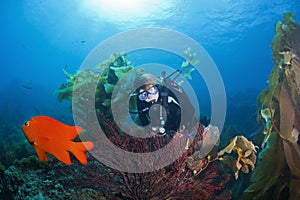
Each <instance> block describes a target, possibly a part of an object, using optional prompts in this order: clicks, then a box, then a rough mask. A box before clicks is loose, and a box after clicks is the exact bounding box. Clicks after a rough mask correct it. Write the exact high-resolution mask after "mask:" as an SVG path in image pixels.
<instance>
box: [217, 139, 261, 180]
mask: <svg viewBox="0 0 300 200" xmlns="http://www.w3.org/2000/svg"><path fill="white" fill-rule="evenodd" d="M256 148H257V147H256V146H255V145H254V144H253V143H252V142H251V141H249V140H248V139H247V138H246V137H244V136H236V137H235V138H234V139H233V140H232V141H231V142H230V144H229V145H228V146H227V147H225V148H224V149H223V150H221V151H220V152H219V153H218V156H219V160H221V161H223V162H225V163H226V164H228V165H229V166H230V167H231V168H232V170H233V172H234V174H235V178H236V179H237V178H238V173H239V171H240V170H242V172H244V173H249V167H248V165H249V166H250V167H251V170H253V169H254V168H255V162H256V155H255V153H256ZM232 151H234V152H236V155H237V156H236V155H230V156H229V157H231V158H229V157H222V156H223V155H224V154H225V153H228V154H231V153H232ZM234 165H235V166H234Z"/></svg>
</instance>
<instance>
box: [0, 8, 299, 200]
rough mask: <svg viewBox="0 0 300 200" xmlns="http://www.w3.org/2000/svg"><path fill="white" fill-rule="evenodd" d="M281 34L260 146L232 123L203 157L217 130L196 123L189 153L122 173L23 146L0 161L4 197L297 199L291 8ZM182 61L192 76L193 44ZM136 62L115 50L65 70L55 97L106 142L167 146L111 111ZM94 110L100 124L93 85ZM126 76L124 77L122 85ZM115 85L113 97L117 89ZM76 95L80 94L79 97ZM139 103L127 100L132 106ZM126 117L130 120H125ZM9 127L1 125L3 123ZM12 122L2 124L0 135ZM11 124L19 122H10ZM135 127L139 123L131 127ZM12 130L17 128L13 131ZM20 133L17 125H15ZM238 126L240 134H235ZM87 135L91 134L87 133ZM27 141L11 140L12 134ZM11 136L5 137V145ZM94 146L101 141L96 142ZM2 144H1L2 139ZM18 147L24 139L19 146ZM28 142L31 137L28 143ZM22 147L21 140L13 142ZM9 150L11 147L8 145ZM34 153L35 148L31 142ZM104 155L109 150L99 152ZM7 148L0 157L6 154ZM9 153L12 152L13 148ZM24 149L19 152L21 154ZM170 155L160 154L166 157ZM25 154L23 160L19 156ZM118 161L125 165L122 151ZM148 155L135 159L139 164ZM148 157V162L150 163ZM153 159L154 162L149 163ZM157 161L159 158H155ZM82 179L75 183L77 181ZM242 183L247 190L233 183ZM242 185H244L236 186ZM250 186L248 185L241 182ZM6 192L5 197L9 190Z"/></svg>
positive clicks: (147, 148) (262, 101)
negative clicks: (125, 126)
mask: <svg viewBox="0 0 300 200" xmlns="http://www.w3.org/2000/svg"><path fill="white" fill-rule="evenodd" d="M275 31H276V35H275V36H274V40H273V42H272V44H271V47H272V49H273V53H272V58H273V60H274V63H275V65H274V67H273V70H272V72H271V75H270V79H269V87H268V88H267V89H265V90H263V91H262V92H261V93H260V95H259V97H258V106H259V110H258V116H257V119H258V121H259V122H260V123H261V124H262V126H263V129H262V130H260V129H259V130H258V131H257V132H256V134H260V135H261V136H260V137H261V138H262V140H258V141H259V142H260V143H259V144H256V145H260V147H259V148H258V147H257V146H256V145H254V144H253V143H252V142H251V141H249V140H248V139H247V138H246V137H244V136H241V135H239V132H240V131H239V129H238V128H236V127H233V126H232V127H229V128H228V129H227V130H226V131H227V135H231V136H232V137H233V138H232V139H231V140H230V141H228V140H226V141H225V142H224V141H219V143H217V144H216V145H215V147H214V148H213V149H212V150H211V151H210V152H209V154H208V155H207V156H205V157H202V156H201V148H202V147H203V145H204V144H203V141H204V140H203V138H205V137H206V136H207V135H212V131H213V127H211V126H207V127H205V128H204V127H203V126H201V124H200V123H198V124H197V125H196V126H195V127H194V128H195V130H196V131H195V132H196V133H197V134H196V136H195V138H194V140H193V141H192V142H191V144H190V145H189V146H188V145H187V146H185V147H184V148H185V150H186V151H184V154H183V155H181V156H180V157H179V158H178V159H177V160H176V161H175V162H173V163H171V164H170V165H168V166H166V167H163V168H161V169H158V170H153V171H150V172H145V173H129V172H123V171H119V170H116V169H112V168H110V167H107V166H105V165H104V164H103V163H101V162H99V161H98V160H97V159H96V158H95V157H93V155H92V154H91V153H90V152H87V153H86V156H87V161H88V162H87V164H86V165H82V164H81V163H80V162H79V161H78V160H77V159H76V158H75V157H74V156H73V155H71V160H72V165H65V164H64V163H62V162H60V161H59V160H57V159H56V158H54V157H52V156H51V155H49V159H48V162H40V160H39V159H38V157H37V156H30V157H28V156H29V155H32V154H33V153H32V154H30V153H28V152H27V151H26V150H25V151H23V152H19V151H18V150H17V149H16V150H13V151H14V152H19V153H18V154H17V155H13V156H11V157H9V156H8V157H2V158H1V161H2V162H4V163H3V165H5V167H4V166H1V168H0V195H1V196H0V197H3V198H8V199H18V198H19V199H130V200H131V199H151V200H157V199H231V198H239V199H291V200H293V199H299V198H300V162H299V160H300V149H299V145H300V141H299V139H300V137H299V135H300V134H299V130H300V104H299V102H300V65H299V56H300V26H299V25H298V24H297V23H296V21H295V18H294V15H293V14H292V13H286V14H284V15H283V19H282V20H281V21H280V22H278V23H277V24H276V26H275ZM184 53H185V55H186V56H187V58H186V60H185V61H184V62H183V63H182V65H181V66H180V67H181V70H182V73H183V77H185V78H187V79H190V78H192V76H191V73H192V71H193V68H192V67H191V65H193V63H197V62H199V61H198V60H196V61H195V60H194V59H195V58H196V55H195V54H193V53H192V50H191V49H190V48H188V49H185V50H184ZM133 69H134V65H133V64H131V62H130V61H128V57H127V55H126V54H124V53H116V54H113V55H112V56H111V57H110V59H109V60H108V61H104V62H103V63H100V64H99V65H97V66H95V67H94V68H91V69H87V68H83V69H80V70H79V71H77V72H76V73H75V74H70V73H68V72H67V71H66V70H64V74H65V75H66V77H67V81H66V83H63V84H62V85H61V86H60V88H59V89H58V90H57V91H56V92H57V94H58V100H59V101H63V100H68V101H69V100H71V99H72V101H75V102H74V103H73V105H74V104H76V109H73V110H72V111H73V112H74V113H73V114H75V115H76V116H77V117H80V120H81V122H82V123H85V124H88V125H89V127H90V128H91V130H94V132H95V133H92V134H96V132H97V130H98V129H97V127H98V125H99V124H100V126H101V128H102V130H103V131H104V133H105V135H106V137H107V138H108V139H109V142H112V143H114V144H115V145H117V146H118V147H119V148H121V149H123V150H126V151H129V152H137V153H144V152H152V151H156V150H158V149H160V148H162V147H164V146H165V145H166V144H167V143H168V142H169V141H170V140H175V142H176V141H177V140H176V138H171V136H166V137H152V138H134V137H132V136H130V135H128V134H126V133H125V132H123V131H122V130H121V129H120V128H119V126H118V125H117V123H116V122H115V121H114V118H113V115H112V108H111V107H112V104H113V105H118V102H120V101H127V100H128V95H127V94H125V93H124V92H123V91H125V90H129V91H130V90H131V87H132V82H133V80H134V79H135V77H136V76H138V75H139V74H142V73H145V70H143V69H138V70H136V71H135V70H133ZM95 83H96V85H97V87H96V88H94V89H95V92H94V93H93V95H94V99H95V102H93V103H94V106H95V109H96V115H97V118H98V122H99V124H93V123H91V122H90V121H89V119H88V117H87V116H88V114H89V113H86V110H85V105H86V102H88V101H89V99H93V98H91V96H89V95H88V94H86V90H89V89H90V88H91V87H92V86H93V85H95ZM119 83H121V84H119ZM113 91H116V94H117V95H116V96H114V95H113V93H114V92H113ZM74 94H75V96H78V97H79V98H74ZM134 105H135V102H129V107H132V108H133V109H134ZM125 123H126V122H125ZM2 129H3V130H4V131H3V130H2ZM8 129H11V127H7V126H5V127H1V132H0V133H1V137H3V135H4V132H6V130H8ZM12 129H14V128H12ZM132 131H133V132H134V131H138V130H132ZM10 132H16V131H15V130H10ZM18 132H20V131H18ZM231 132H235V133H231ZM84 134H87V133H84ZM15 140H16V141H22V142H23V141H25V138H23V139H21V140H20V139H18V140H17V139H10V141H15ZM6 142H7V141H5V142H4V144H5V143H6ZM93 142H95V146H96V145H97V141H96V140H95V141H93ZM3 146H4V145H3ZM17 146H18V147H19V146H20V145H19V144H18V145H17ZM28 146H29V147H30V145H29V144H27V146H26V145H25V147H22V146H21V147H22V148H24V149H27V147H28ZM9 148H17V147H13V145H12V147H8V146H6V147H5V148H4V150H5V149H9ZM6 151H7V150H6ZM32 152H33V148H32ZM97 153H99V154H100V155H101V156H103V157H105V156H108V155H105V153H102V154H101V152H97ZM6 154H7V152H6V153H5V154H3V155H1V156H7V155H6ZM8 155H9V153H8ZM19 155H20V157H18V156H19ZM164 156H166V154H163V155H161V158H162V159H164V158H165V157H164ZM21 158H22V159H21ZM118 158H119V159H116V164H117V165H122V164H123V165H124V163H126V162H124V159H122V155H118ZM145 163H147V160H142V161H141V162H137V163H136V165H137V167H139V166H140V167H141V166H142V165H144V164H145ZM150 164H151V163H150ZM152 164H153V163H152ZM153 165H154V164H153ZM76 183H78V184H76ZM235 184H237V185H239V186H240V185H242V186H241V187H240V188H242V189H243V192H242V193H241V191H237V189H234V185H235ZM237 188H239V187H237ZM244 188H245V189H244ZM4 195H7V196H4Z"/></svg>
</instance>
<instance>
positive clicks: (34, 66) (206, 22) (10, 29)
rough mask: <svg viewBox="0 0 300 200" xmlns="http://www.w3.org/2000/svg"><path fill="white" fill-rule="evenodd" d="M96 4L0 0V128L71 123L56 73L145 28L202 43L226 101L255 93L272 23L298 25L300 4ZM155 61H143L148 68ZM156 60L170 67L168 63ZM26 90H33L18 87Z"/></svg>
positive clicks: (179, 0) (268, 62) (252, 0)
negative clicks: (43, 120) (36, 121)
mask: <svg viewBox="0 0 300 200" xmlns="http://www.w3.org/2000/svg"><path fill="white" fill-rule="evenodd" d="M95 2H96V1H93V0H60V1H54V0H10V1H1V3H0V11H1V18H0V23H1V31H0V36H1V37H0V38H1V39H0V41H1V73H0V81H1V82H0V83H1V84H0V92H1V98H0V113H1V117H0V123H22V122H24V121H25V120H27V119H28V118H30V117H32V116H34V115H50V116H53V117H55V118H58V119H60V120H63V121H64V122H66V123H67V122H70V120H72V118H71V114H70V112H69V111H70V110H69V104H68V103H66V102H65V103H58V101H57V94H56V93H55V92H54V91H55V90H56V89H57V88H58V87H59V86H60V84H61V83H64V82H65V76H64V74H63V71H62V69H63V68H64V67H67V70H68V71H69V72H72V73H74V72H76V70H78V69H79V67H80V65H81V63H82V62H83V60H84V59H85V57H86V56H87V55H88V54H89V53H90V52H91V51H92V50H93V48H95V47H96V46H97V45H98V44H99V43H101V42H103V41H104V40H106V39H107V38H109V37H110V36H113V35H114V34H117V33H120V32H122V31H126V30H131V29H136V28H144V27H159V28H169V29H173V30H176V31H179V32H181V33H183V34H186V35H187V36H189V37H191V38H193V39H194V40H195V41H197V42H198V43H199V44H201V45H202V46H203V47H204V48H205V50H206V51H207V52H208V53H209V55H210V56H211V57H212V59H213V60H214V62H215V63H216V65H217V67H218V69H219V71H220V73H221V76H222V78H223V81H224V84H225V89H226V93H227V96H230V95H232V94H236V93H239V92H242V93H243V94H245V93H246V94H247V91H253V90H254V91H260V90H262V89H263V88H265V87H267V86H268V85H267V79H268V75H269V73H270V71H271V69H272V67H273V62H272V59H271V56H270V55H271V48H270V46H269V45H270V43H271V41H272V38H273V35H274V25H275V23H276V22H277V21H278V20H280V19H281V18H282V13H284V12H290V11H292V12H294V13H295V15H296V19H297V20H298V21H299V20H300V1H299V0H292V1H291V0H278V1H271V0H247V1H245V0H241V1H234V0H219V1H212V0H211V1H204V0H189V1H184V0H163V1H145V0H141V1H138V2H140V3H135V2H134V1H133V0H128V1H122V2H125V4H124V3H117V4H115V5H107V4H106V5H100V4H99V3H98V4H96V3H95ZM98 2H103V1H98ZM110 2H116V1H110ZM126 2H127V3H126ZM132 2H133V3H132ZM141 2H142V3H148V5H143V4H141ZM149 2H151V3H149ZM123 4H124V5H123ZM119 6H122V8H120V7H119ZM159 56H160V55H159V54H158V55H156V56H153V57H147V62H156V60H155V59H156V58H158V57H159ZM161 59H162V60H164V62H165V63H167V64H169V65H172V64H173V60H170V59H168V57H165V58H161ZM145 61H146V60H145ZM160 61H161V60H160ZM137 62H141V61H140V60H138V61H137ZM26 83H30V84H31V86H32V89H26V88H24V87H23V86H22V85H23V84H26ZM204 93H205V92H204ZM198 97H199V98H207V94H203V96H201V95H198Z"/></svg>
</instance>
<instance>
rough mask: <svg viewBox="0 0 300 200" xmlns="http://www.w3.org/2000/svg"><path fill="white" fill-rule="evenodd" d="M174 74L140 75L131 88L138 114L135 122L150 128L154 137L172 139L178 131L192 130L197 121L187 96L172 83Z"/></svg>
mask: <svg viewBox="0 0 300 200" xmlns="http://www.w3.org/2000/svg"><path fill="white" fill-rule="evenodd" d="M175 73H178V75H179V73H180V71H179V70H177V71H175V72H173V73H172V74H170V75H169V76H167V77H166V73H165V72H162V75H161V77H159V78H158V77H156V76H154V75H152V74H148V73H145V74H142V75H140V76H139V77H137V78H136V80H135V83H134V87H135V88H137V89H136V90H135V92H134V93H133V94H131V96H136V97H137V98H136V107H137V111H135V112H134V111H130V113H132V114H137V115H136V117H135V122H136V123H137V124H138V125H140V126H149V127H150V128H151V132H152V133H153V134H154V135H156V136H164V135H170V136H174V135H175V134H176V133H177V132H181V131H182V130H183V129H184V130H191V129H192V128H193V126H194V125H195V124H197V123H198V120H197V119H196V117H195V109H194V107H193V105H192V103H191V102H190V100H189V98H188V96H187V95H186V93H185V92H184V91H183V90H182V88H181V87H180V86H179V85H178V84H177V83H176V82H175V81H174V80H175V79H176V78H177V77H178V75H177V76H176V77H175V78H173V79H171V76H173V75H174V74H175Z"/></svg>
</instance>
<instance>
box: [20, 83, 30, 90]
mask: <svg viewBox="0 0 300 200" xmlns="http://www.w3.org/2000/svg"><path fill="white" fill-rule="evenodd" d="M22 86H23V88H25V89H27V90H31V89H32V85H31V81H28V82H27V83H24V84H22Z"/></svg>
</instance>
